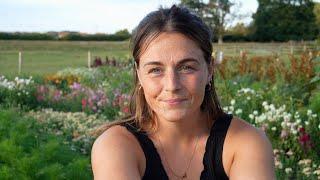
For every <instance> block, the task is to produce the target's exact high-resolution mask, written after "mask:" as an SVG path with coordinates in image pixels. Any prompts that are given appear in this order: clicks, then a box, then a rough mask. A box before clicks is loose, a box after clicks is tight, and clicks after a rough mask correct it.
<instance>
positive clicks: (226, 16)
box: [180, 0, 245, 43]
mask: <svg viewBox="0 0 320 180" xmlns="http://www.w3.org/2000/svg"><path fill="white" fill-rule="evenodd" d="M180 4H181V5H183V6H186V7H188V8H189V9H191V10H192V11H193V12H195V13H197V14H198V15H199V16H200V17H201V18H202V19H203V20H204V22H205V23H206V24H207V25H208V26H209V27H210V28H211V29H212V30H213V32H214V34H213V35H214V37H215V39H218V42H219V43H222V41H223V35H224V34H225V29H226V26H227V24H228V23H230V22H231V21H233V20H235V19H236V18H243V17H244V16H245V15H240V14H239V13H238V12H236V11H232V8H231V7H233V6H236V5H237V6H241V4H240V3H235V2H234V1H231V0H209V1H208V2H207V3H205V2H203V1H202V0H181V3H180Z"/></svg>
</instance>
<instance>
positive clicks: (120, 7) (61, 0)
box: [0, 0, 258, 34]
mask: <svg viewBox="0 0 320 180" xmlns="http://www.w3.org/2000/svg"><path fill="white" fill-rule="evenodd" d="M179 2H180V1H179V0H0V32H17V31H19V32H47V31H65V30H67V31H79V32H85V33H109V34H110V33H114V32H116V31H118V30H121V29H128V30H129V31H131V30H132V29H133V28H135V27H136V26H137V25H138V23H139V21H140V20H141V19H142V18H143V17H144V16H145V15H146V14H148V13H149V12H151V11H154V10H157V9H158V8H159V7H160V6H164V7H169V6H170V5H172V4H174V3H179ZM238 2H240V3H241V4H242V6H241V8H240V10H239V11H240V12H241V13H243V14H248V17H247V18H246V19H243V21H244V22H245V23H248V22H250V21H251V18H250V17H251V16H250V15H251V14H252V13H254V12H255V11H256V9H257V7H258V4H257V1H256V0H238Z"/></svg>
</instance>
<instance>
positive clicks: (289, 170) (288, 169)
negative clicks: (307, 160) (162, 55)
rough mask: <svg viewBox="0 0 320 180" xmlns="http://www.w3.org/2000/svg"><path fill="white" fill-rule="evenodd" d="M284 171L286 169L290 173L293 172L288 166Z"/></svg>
mask: <svg viewBox="0 0 320 180" xmlns="http://www.w3.org/2000/svg"><path fill="white" fill-rule="evenodd" d="M284 171H285V172H286V173H287V174H289V173H291V172H292V168H286V169H285V170H284Z"/></svg>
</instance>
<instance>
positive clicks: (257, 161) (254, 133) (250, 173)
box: [229, 126, 275, 180]
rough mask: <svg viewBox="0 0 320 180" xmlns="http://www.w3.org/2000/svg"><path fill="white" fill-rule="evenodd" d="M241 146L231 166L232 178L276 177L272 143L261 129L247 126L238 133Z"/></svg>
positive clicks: (267, 179) (262, 178) (238, 143)
mask: <svg viewBox="0 0 320 180" xmlns="http://www.w3.org/2000/svg"><path fill="white" fill-rule="evenodd" d="M235 138H236V140H235V141H236V142H237V146H236V147H239V148H238V149H237V150H236V152H235V155H234V160H233V163H232V166H231V168H230V175H229V176H230V179H232V180H251V179H252V180H256V179H259V180H272V179H275V169H274V157H273V151H272V145H271V143H270V141H269V140H268V138H267V136H266V135H265V133H264V132H263V131H261V130H260V129H256V128H254V127H252V126H247V127H244V128H243V129H241V131H240V132H239V133H237V135H236V137H235Z"/></svg>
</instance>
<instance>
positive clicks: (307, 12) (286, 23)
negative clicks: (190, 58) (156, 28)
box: [180, 0, 320, 43]
mask: <svg viewBox="0 0 320 180" xmlns="http://www.w3.org/2000/svg"><path fill="white" fill-rule="evenodd" d="M257 1H258V9H257V11H256V12H255V13H254V14H253V15H252V19H253V21H252V22H251V23H250V24H249V25H245V24H243V23H237V24H236V25H235V26H233V27H229V28H227V25H228V24H230V23H231V22H232V21H234V20H236V19H241V18H243V17H245V15H243V14H240V13H239V12H240V11H239V10H240V8H241V6H239V4H238V3H237V2H236V1H232V0H209V1H203V0H181V1H180V5H182V6H186V7H188V8H189V9H191V10H192V11H193V12H194V13H196V14H197V15H199V16H200V17H201V18H202V19H203V20H204V21H205V22H206V24H207V25H209V26H210V28H211V29H212V30H213V37H214V41H218V42H220V43H221V42H222V41H259V42H266V41H281V42H282V41H289V40H295V41H301V40H315V39H316V38H317V37H319V33H320V3H315V2H313V1H312V0H257Z"/></svg>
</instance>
